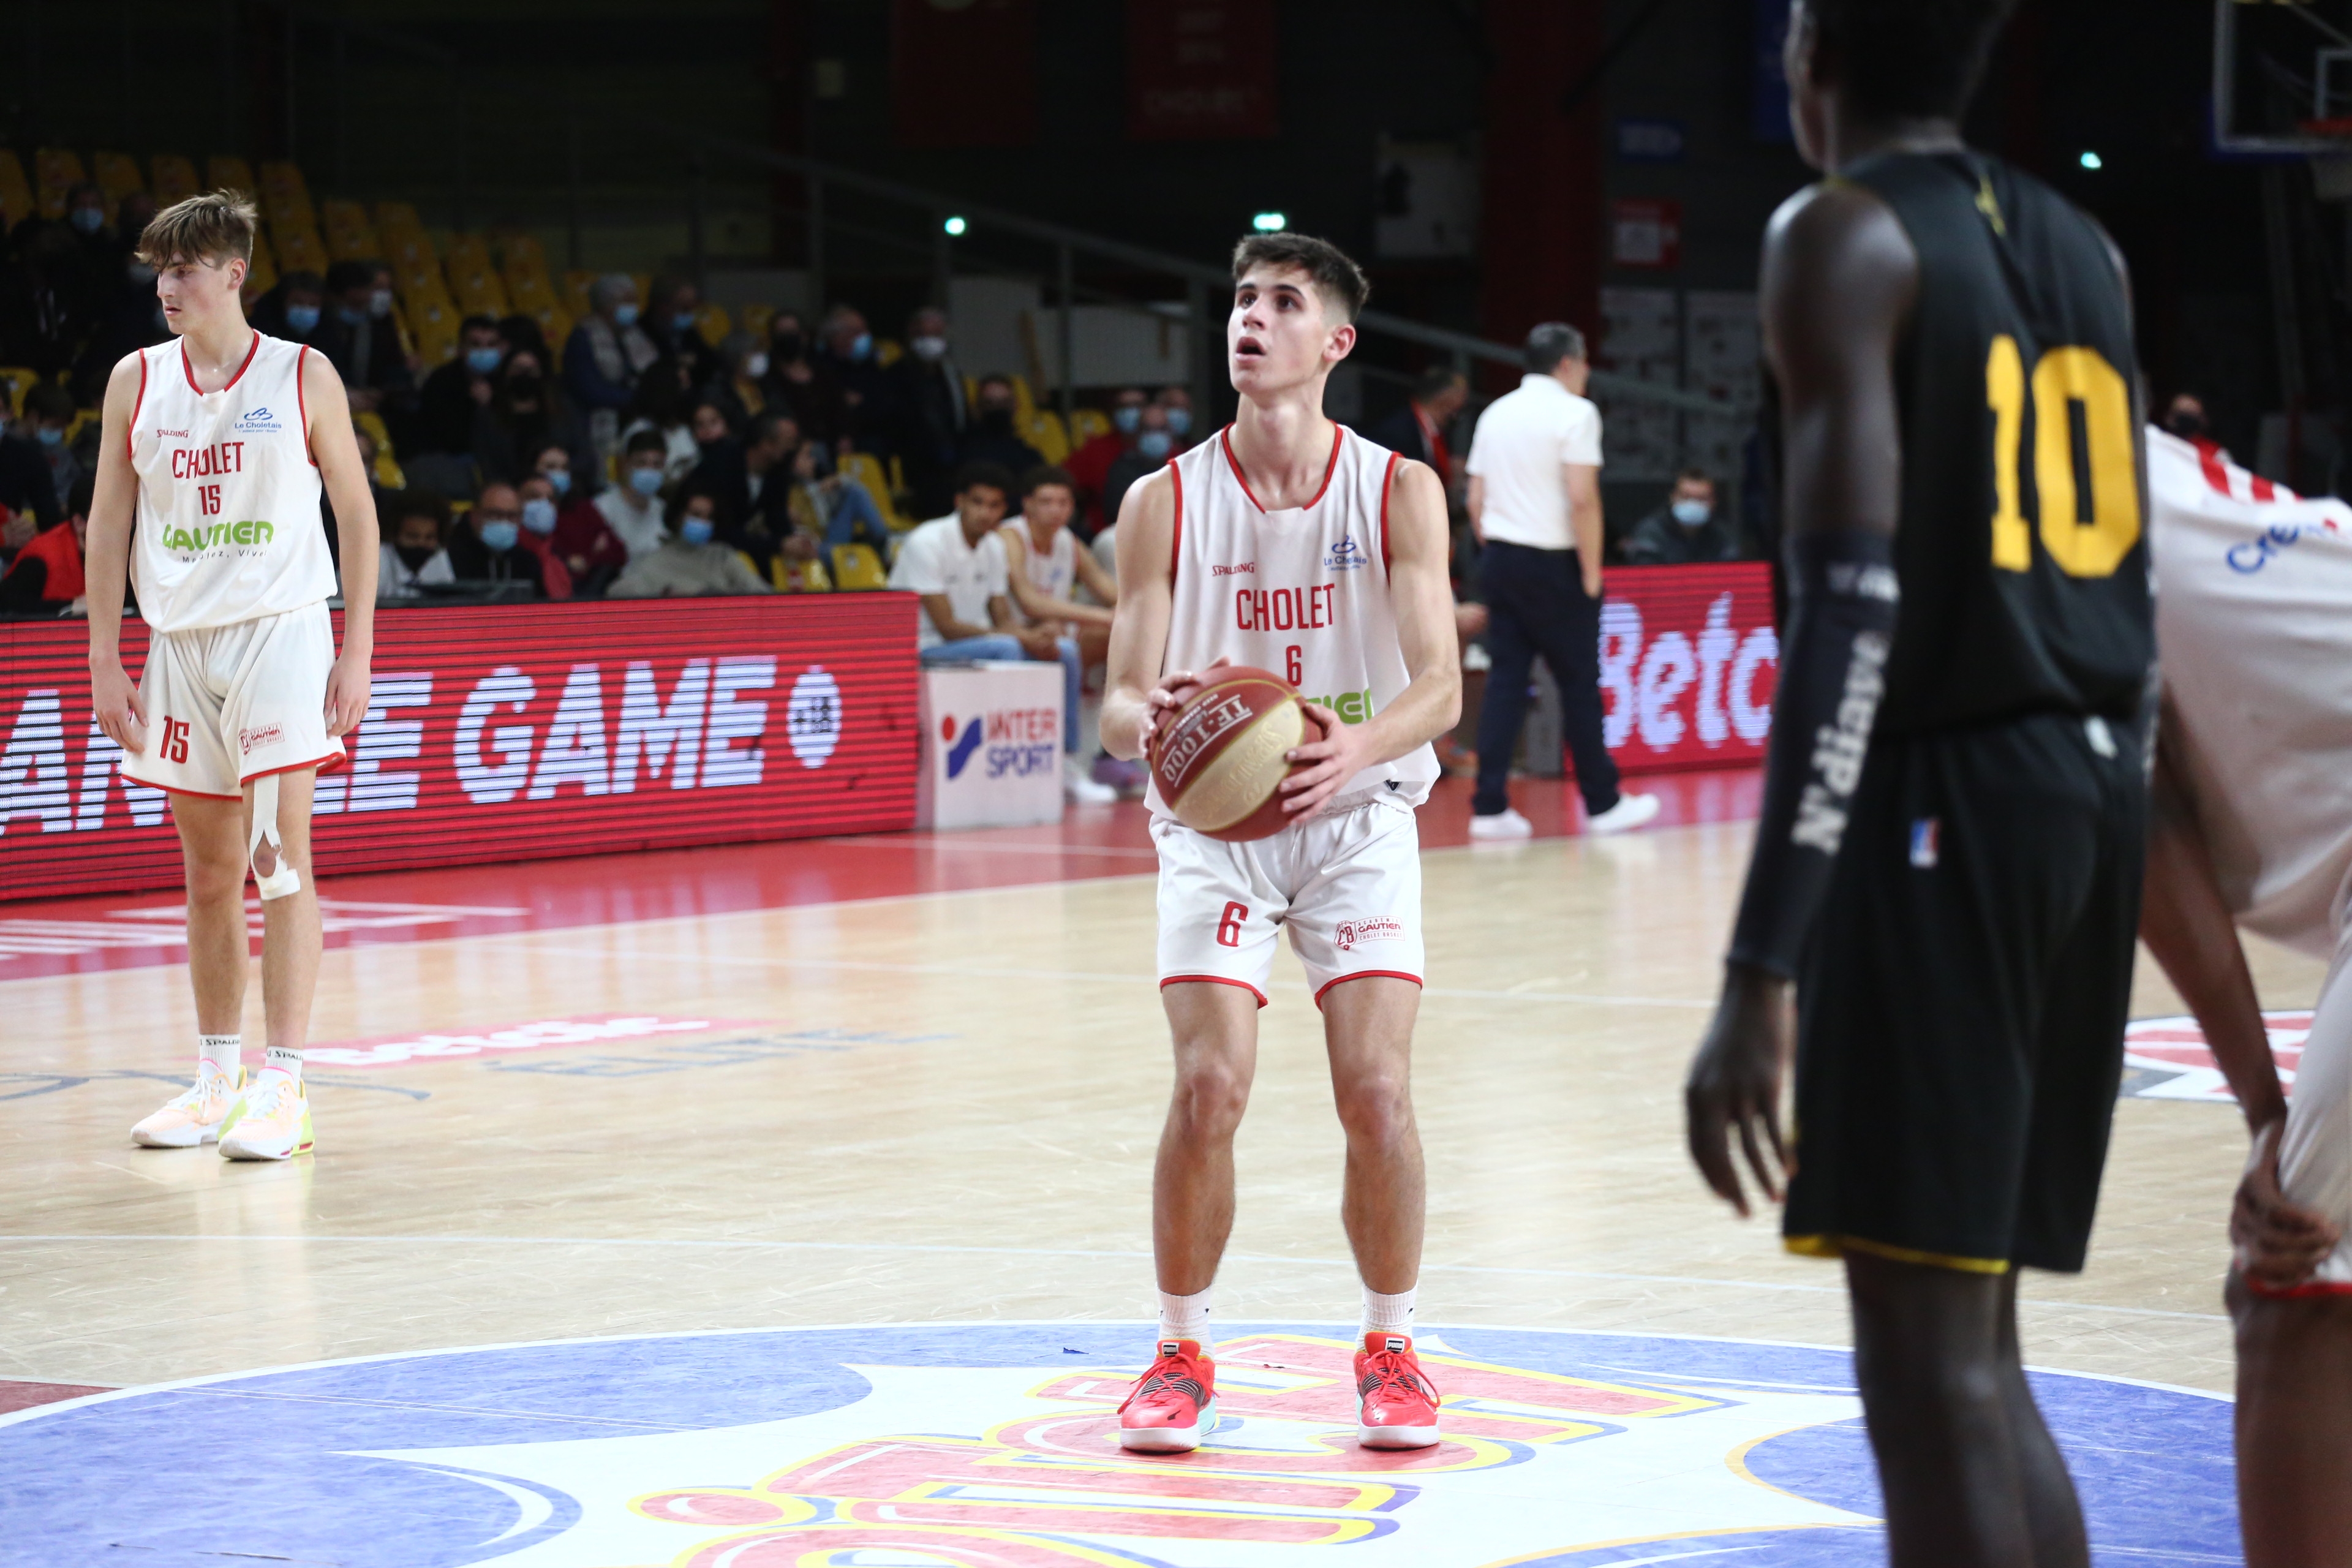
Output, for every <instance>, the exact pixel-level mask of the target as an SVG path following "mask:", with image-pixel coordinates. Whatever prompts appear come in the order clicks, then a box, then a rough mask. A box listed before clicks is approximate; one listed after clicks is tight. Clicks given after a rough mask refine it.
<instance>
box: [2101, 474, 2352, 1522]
mask: <svg viewBox="0 0 2352 1568" xmlns="http://www.w3.org/2000/svg"><path fill="white" fill-rule="evenodd" d="M2147 475H2148V490H2149V494H2150V497H2151V499H2152V500H2153V503H2154V504H2153V507H2152V514H2153V517H2154V522H2155V526H2154V528H2153V529H2152V530H2151V531H2150V547H2151V550H2152V552H2153V556H2154V561H2155V570H2156V580H2157V599H2156V606H2157V611H2156V614H2157V640H2158V647H2159V648H2160V649H2161V650H2162V652H2161V669H2162V673H2163V678H2164V688H2165V702H2164V711H2163V720H2162V731H2161V739H2160V741H2159V742H2158V758H2157V787H2156V805H2157V813H2156V826H2155V831H2154V834H2153V836H2152V838H2151V841H2150V847H2149V853H2148V868H2147V895H2146V903H2145V907H2144V911H2143V914H2142V920H2141V934H2142V936H2144V937H2145V938H2146V939H2147V944H2148V947H2149V950H2150V951H2151V952H2154V953H2155V954H2156V956H2157V958H2158V962H2160V963H2162V964H2163V965H2164V969H2165V973H2167V974H2168V976H2169V977H2170V978H2171V980H2172V982H2173V984H2174V985H2175V986H2176V987H2177V988H2178V989H2179V992H2180V994H2181V995H2182V996H2183V997H2184V998H2185V999H2186V1000H2187V1001H2188V1003H2189V1006H2190V1008H2191V1009H2192V1010H2193V1011H2194V1012H2195V1013H2196V1015H2197V1019H2198V1022H2199V1023H2200V1025H2202V1026H2203V1027H2204V1031H2205V1038H2206V1043H2207V1044H2208V1046H2209V1047H2210V1048H2211V1049H2212V1052H2213V1055H2214V1058H2215V1059H2216V1060H2217V1061H2218V1062H2219V1063H2220V1065H2221V1068H2222V1070H2223V1072H2224V1073H2225V1074H2226V1075H2227V1076H2228V1078H2229V1080H2230V1085H2231V1089H2234V1090H2235V1091H2236V1092H2237V1096H2238V1103H2239V1105H2240V1107H2241V1108H2242V1110H2244V1112H2245V1117H2246V1124H2247V1127H2248V1129H2249V1131H2251V1132H2252V1145H2253V1146H2252V1155H2251V1157H2250V1158H2249V1160H2248V1162H2247V1167H2246V1174H2245V1177H2244V1179H2243V1180H2242V1182H2241V1184H2240V1185H2239V1189H2238V1196H2237V1202H2236V1205H2235V1209H2234V1212H2233V1213H2232V1215H2231V1225H2230V1237H2231V1250H2232V1253H2233V1257H2232V1259H2231V1264H2232V1267H2231V1276H2230V1289H2229V1302H2230V1310H2231V1316H2232V1317H2233V1318H2235V1319H2236V1321H2237V1330H2238V1413H2237V1426H2238V1476H2239V1482H2238V1488H2239V1497H2240V1508H2239V1512H2240V1518H2241V1522H2242V1526H2243V1529H2244V1531H2245V1542H2246V1561H2247V1563H2248V1564H2249V1565H2250V1568H2282V1565H2286V1564H2298V1565H2300V1564H2312V1565H2314V1568H2316V1565H2318V1564H2322V1563H2330V1564H2332V1563H2342V1562H2343V1561H2344V1553H2345V1552H2346V1550H2347V1546H2346V1543H2347V1542H2352V1240H2347V1235H2352V507H2347V506H2346V505H2345V504H2344V502H2342V501H2340V500H2301V499H2299V498H2297V497H2295V496H2294V495H2293V494H2292V493H2290V492H2288V491H2285V490H2284V489H2279V488H2277V487H2275V486H2273V485H2272V484H2271V483H2270V482H2268V481H2267V480H2264V479H2258V478H2256V477H2255V476H2253V475H2252V474H2249V473H2248V472H2247V471H2246V470H2245V469H2243V468H2239V467H2237V466H2236V465H2235V464H2233V463H2231V462H2230V461H2229V460H2228V458H2226V457H2225V456H2224V455H2223V454H2222V453H2221V450H2220V448H2218V447H2212V446H2210V444H2198V443H2192V442H2189V441H2186V440H2182V439H2181V438H2179V437H2176V436H2171V435H2168V434H2166V433H2164V432H2163V431H2160V430H2155V429H2151V430H2149V431H2148V433H2147ZM2233 925H2242V926H2244V927H2245V928H2246V929H2247V930H2249V931H2256V932H2259V933H2260V934H2262V935H2263V936H2266V937H2270V938H2272V939H2273V940H2274V941H2277V942H2283V943H2284V944H2286V945H2287V946H2289V947H2293V948H2296V949H2298V950H2300V951H2302V952H2308V953H2311V954H2313V955H2314V956H2316V957H2326V958H2327V959H2329V960H2330V964H2329V968H2328V972H2327V978H2326V982H2325V983H2324V984H2322V986H2321V989H2320V994H2319V1002H2318V1005H2317V1007H2316V1009H2315V1012H2314V1014H2313V1017H2312V1024H2311V1035H2310V1038H2309V1039H2308V1040H2307V1041H2306V1042H2305V1047H2304V1052H2303V1059H2302V1063H2301V1065H2300V1067H2299V1068H2297V1069H2296V1072H2295V1075H2294V1100H2293V1102H2292V1104H2290V1103H2289V1102H2288V1101H2287V1100H2285V1099H2284V1096H2283V1094H2282V1092H2281V1090H2280V1087H2279V1078H2278V1072H2277V1068H2276V1067H2275V1065H2274V1063H2273V1058H2272V1055H2271V1049H2270V1041H2269V1038H2268V1037H2267V1035H2266V1033H2265V1031H2264V1029H2263V1021H2262V1014H2261V1011H2260V1006H2259V1004H2258V1003H2257V1002H2256V1001H2255V997H2254V987H2253V982H2252V978H2251V976H2250V975H2249V974H2248V973H2247V969H2246V960H2245V953H2244V952H2243V950H2242V948H2241V947H2240V946H2239V944H2238V940H2237V933H2236V931H2235V930H2234V929H2233Z"/></svg>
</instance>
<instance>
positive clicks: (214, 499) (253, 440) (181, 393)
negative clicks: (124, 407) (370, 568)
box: [131, 332, 335, 632]
mask: <svg viewBox="0 0 2352 1568" xmlns="http://www.w3.org/2000/svg"><path fill="white" fill-rule="evenodd" d="M307 353H310V350H309V349H308V348H307V347H305V346H303V345H302V344H300V343H289V342H284V341H282V340H280V339H278V338H272V337H267V336H264V335H263V334H262V333H260V332H256V333H254V334H253V348H252V351H251V352H250V353H248V354H247V356H246V361H245V364H244V366H243V367H242V368H241V369H239V370H238V371H237V373H236V375H235V376H233V377H231V378H230V380H229V384H227V385H226V386H225V387H223V388H221V390H220V391H218V392H198V391H197V390H196V380H195V376H194V374H193V373H192V372H191V371H190V370H189V368H188V356H187V352H186V350H185V349H184V348H183V347H182V346H181V343H180V340H178V339H177V338H174V339H173V340H172V341H171V342H163V343H158V344H156V345H155V346H154V347H152V348H150V349H142V350H141V351H140V355H139V372H140V384H139V402H138V405H137V406H136V407H135V408H134V409H133V410H132V411H131V467H132V468H134V469H136V470H137V471H138V474H139V510H138V517H137V521H136V524H135V526H134V527H133V529H132V531H131V587H132V588H133V589H134V590H135V591H136V592H137V594H138V595H139V613H140V615H141V616H142V617H144V618H145V620H146V622H147V624H148V625H149V626H152V627H154V628H155V629H156V630H157V631H159V632H184V631H194V630H196V629H199V628H201V627H205V626H234V625H236V623H238V622H240V621H250V620H256V619H258V618H259V617H261V616H278V615H284V614H285V613H286V612H287V611H289V610H299V609H300V608H302V607H303V606H304V605H315V604H317V603H319V602H320V600H323V599H331V598H332V597H333V596H334V594H335V564H334V559H333V557H332V556H331V555H330V554H329V553H328V552H327V534H326V530H325V528H324V527H323V525H322V524H321V522H320V512H319V489H320V486H319V467H318V464H317V462H316V461H315V460H314V459H313V458H311V456H310V436H309V420H308V419H307V417H306V414H307V410H306V409H305V408H304V406H303V400H302V380H301V377H302V359H303V356H304V355H305V354H307Z"/></svg>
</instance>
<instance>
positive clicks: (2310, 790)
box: [2147, 429, 2352, 958]
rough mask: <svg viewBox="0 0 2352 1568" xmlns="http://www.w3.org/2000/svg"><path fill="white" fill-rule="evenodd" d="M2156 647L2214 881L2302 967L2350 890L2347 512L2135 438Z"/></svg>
mask: <svg viewBox="0 0 2352 1568" xmlns="http://www.w3.org/2000/svg"><path fill="white" fill-rule="evenodd" d="M2147 488H2148V494H2149V497H2150V500H2151V502H2152V512H2153V519H2152V521H2153V526H2152V527H2151V529H2150V531H2149V539H2148V547H2149V552H2150V554H2151V557H2152V559H2153V561H2154V563H2155V572H2156V634H2157V647H2158V649H2159V650H2160V653H2159V658H2160V661H2161V668H2162V671H2163V677H2164V684H2165V688H2166V689H2167V690H2168V692H2169V693H2170V694H2171V698H2172V702H2173V707H2174V710H2175V711H2176V713H2177V715H2178V718H2179V729H2178V731H2176V732H2175V734H2174V735H2173V736H2172V739H2173V741H2174V742H2178V751H2177V753H2176V754H2177V755H2179V757H2180V758H2181V759H2182V761H2183V763H2184V764H2185V766H2186V769H2187V771H2188V772H2189V775H2190V777H2189V783H2190V787H2191V788H2192V790H2193V791H2194V792H2195V795H2196V797H2197V809H2198V816H2199V819H2200V821H2201V823H2202V824H2203V826H2204V828H2205V833H2206V837H2207V840H2208V842H2209V844H2210V848H2211V852H2212V856H2213V870H2214V874H2215V876H2216V878H2217V879H2218V880H2219V881H2220V883H2221V894H2222V897H2223V898H2224V899H2225V900H2227V901H2228V903H2229V905H2230V908H2231V911H2232V912H2233V913H2235V914H2236V915H2237V917H2238V919H2239V920H2240V921H2242V923H2243V924H2244V925H2245V926H2246V928H2247V929H2248V930H2250V931H2257V932H2259V933H2261V934H2262V935H2263V936H2266V937H2270V938H2272V939H2273V940H2274V941H2277V942H2284V943H2285V944H2287V945H2288V946H2290V947H2294V948H2296V949H2298V950H2300V951H2302V952H2307V953H2310V954H2312V955H2313V956H2315V957H2318V958H2326V957H2327V956H2329V955H2330V954H2331V953H2332V952H2334V951H2335V948H2336V933H2337V928H2338V925H2339V922H2340V921H2342V920H2343V918H2344V913H2345V906H2346V901H2347V897H2352V507H2347V505H2346V504H2345V503H2344V502H2343V501H2341V500H2335V499H2333V498H2329V499H2325V500H2304V499H2302V498H2300V497H2297V496H2296V495H2294V492H2293V491H2291V490H2288V489H2284V487H2281V486H2275V485H2273V484H2272V483H2271V482H2270V481H2269V480H2267V479H2260V478H2258V477H2256V476H2255V475H2252V474H2250V473H2248V472H2247V471H2246V470H2245V469H2243V468H2240V467H2238V466H2237V465H2236V464H2234V463H2231V462H2230V461H2228V460H2227V459H2226V458H2224V457H2222V455H2221V452H2220V451H2219V450H2218V449H2217V448H2213V447H2203V448H2200V447H2197V446H2195V445H2193V444H2191V443H2190V442H2188V441H2184V440H2181V439H2180V438H2179V437H2175V436H2172V435H2168V434H2167V433H2166V432H2164V431H2161V430H2156V429H2150V430H2149V431H2148V433H2147Z"/></svg>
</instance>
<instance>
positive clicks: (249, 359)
mask: <svg viewBox="0 0 2352 1568" xmlns="http://www.w3.org/2000/svg"><path fill="white" fill-rule="evenodd" d="M247 330H248V331H250V329H247ZM260 352H261V334H260V333H259V332H255V333H254V334H253V342H251V343H250V344H249V345H247V348H246V351H245V359H244V361H243V362H242V363H239V364H238V365H237V367H236V374H235V375H233V376H230V377H229V378H228V380H227V381H226V383H224V384H222V386H221V390H222V391H223V392H226V391H227V390H228V389H229V388H230V387H232V386H235V385H236V384H237V383H238V382H240V381H243V380H244V379H245V373H246V370H247V367H248V366H250V365H251V364H252V363H253V356H254V355H256V354H257V353H260ZM180 369H181V371H182V373H183V374H185V375H186V376H187V378H188V390H189V391H190V392H193V393H194V394H195V395H197V396H198V397H210V396H211V395H212V394H210V393H208V392H206V391H205V389H204V388H203V387H201V386H198V385H197V384H196V367H195V366H194V365H193V364H190V363H188V340H187V339H185V338H182V339H181V340H180Z"/></svg>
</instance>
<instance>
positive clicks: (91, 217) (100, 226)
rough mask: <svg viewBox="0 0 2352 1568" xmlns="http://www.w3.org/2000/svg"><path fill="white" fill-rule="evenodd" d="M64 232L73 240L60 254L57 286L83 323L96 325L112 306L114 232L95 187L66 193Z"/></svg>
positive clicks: (82, 186)
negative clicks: (69, 294) (65, 292)
mask: <svg viewBox="0 0 2352 1568" xmlns="http://www.w3.org/2000/svg"><path fill="white" fill-rule="evenodd" d="M65 229H66V232H67V233H68V234H69V235H71V236H72V237H73V247H72V248H71V249H70V250H69V251H61V252H60V262H61V271H62V274H63V276H62V277H61V278H60V279H59V281H60V283H61V284H62V285H63V286H64V287H65V288H67V289H69V290H70V291H71V292H72V294H73V297H74V310H75V313H76V314H77V315H79V317H81V318H82V319H83V320H85V321H96V320H98V319H99V318H100V317H101V316H103V315H105V314H106V312H107V310H108V308H109V307H110V305H112V304H113V302H114V291H115V290H114V280H115V279H116V278H117V277H119V276H121V271H120V268H118V266H117V264H116V251H115V246H114V230H113V229H112V228H111V227H110V226H108V224H107V221H106V195H105V194H104V193H103V192H101V191H100V189H99V188H98V187H97V186H96V185H92V184H79V185H76V186H74V187H73V188H72V189H71V190H70V191H68V192H67V193H66V222H65Z"/></svg>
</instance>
